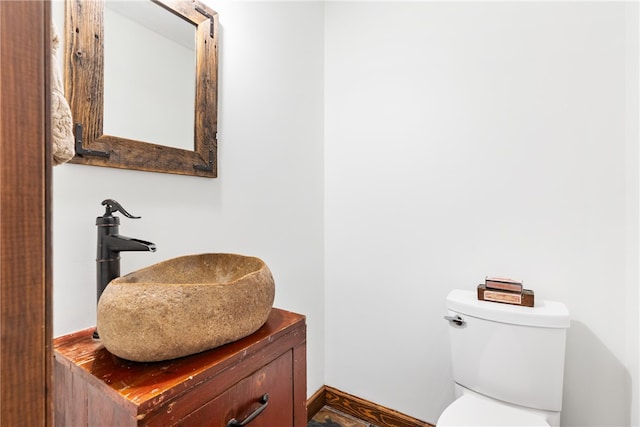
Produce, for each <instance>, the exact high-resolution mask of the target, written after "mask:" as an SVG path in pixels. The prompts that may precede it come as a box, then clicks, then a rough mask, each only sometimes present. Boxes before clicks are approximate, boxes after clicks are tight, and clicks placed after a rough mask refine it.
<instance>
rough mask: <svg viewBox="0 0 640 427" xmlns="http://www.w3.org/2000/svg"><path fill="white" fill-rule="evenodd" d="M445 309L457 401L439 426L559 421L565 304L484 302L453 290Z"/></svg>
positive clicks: (551, 423)
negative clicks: (446, 311)
mask: <svg viewBox="0 0 640 427" xmlns="http://www.w3.org/2000/svg"><path fill="white" fill-rule="evenodd" d="M447 309H448V316H446V318H447V320H449V324H450V327H449V332H450V337H451V355H452V368H453V380H454V382H455V384H454V387H455V396H456V400H455V401H454V402H453V403H451V404H450V405H449V406H448V407H447V408H446V409H445V410H444V412H442V414H441V415H440V418H439V419H438V422H437V423H436V425H437V426H438V427H445V426H554V427H557V426H559V425H560V411H561V410H562V382H563V374H564V352H565V337H566V330H567V328H568V327H569V311H568V310H567V307H566V306H565V305H564V304H562V303H560V302H554V301H536V304H535V307H521V306H515V305H509V304H500V303H495V302H487V301H479V300H478V299H477V297H476V293H475V292H471V291H463V290H454V291H452V292H451V293H449V295H448V296H447Z"/></svg>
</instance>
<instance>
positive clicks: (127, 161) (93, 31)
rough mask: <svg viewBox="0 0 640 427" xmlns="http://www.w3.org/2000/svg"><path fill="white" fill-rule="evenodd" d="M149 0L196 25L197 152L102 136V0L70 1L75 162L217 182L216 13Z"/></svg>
mask: <svg viewBox="0 0 640 427" xmlns="http://www.w3.org/2000/svg"><path fill="white" fill-rule="evenodd" d="M151 1H153V2H154V3H156V4H158V5H159V6H161V7H163V8H165V9H167V10H168V11H170V12H172V13H173V14H174V15H176V16H177V17H178V18H177V19H184V20H186V21H188V22H190V23H192V24H193V25H194V26H195V27H196V76H195V78H196V94H195V105H194V108H195V123H194V150H193V151H191V150H184V149H180V148H175V147H168V146H163V145H158V144H153V143H150V142H144V141H137V140H133V139H127V138H122V137H118V136H114V135H105V134H104V133H103V123H104V120H103V113H104V0H90V1H87V0H66V13H65V31H66V37H65V40H66V41H65V45H66V48H65V64H66V66H65V69H66V70H65V71H66V72H65V96H66V98H67V100H68V101H69V105H70V107H71V113H72V115H73V121H74V123H75V129H74V132H75V136H76V155H75V157H74V158H73V159H72V160H71V162H72V163H81V164H85V165H94V166H107V167H114V168H123V169H136V170H143V171H152V172H164V173H175V174H180V175H194V176H202V177H209V178H215V177H217V175H218V167H217V146H218V142H217V127H218V119H217V110H218V14H217V13H216V12H215V11H213V10H211V9H209V8H208V7H206V6H204V5H203V4H201V3H200V2H198V1H197V0H190V1H185V0H151ZM167 83H168V84H170V82H167Z"/></svg>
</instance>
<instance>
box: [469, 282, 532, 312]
mask: <svg viewBox="0 0 640 427" xmlns="http://www.w3.org/2000/svg"><path fill="white" fill-rule="evenodd" d="M478 299H479V300H482V301H493V302H501V303H504V304H513V305H522V306H525V307H533V302H534V295H533V291H532V290H530V289H524V288H523V287H522V281H520V280H514V279H505V278H501V277H486V278H485V281H484V283H481V284H479V285H478Z"/></svg>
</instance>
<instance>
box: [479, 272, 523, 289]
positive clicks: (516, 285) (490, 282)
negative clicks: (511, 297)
mask: <svg viewBox="0 0 640 427" xmlns="http://www.w3.org/2000/svg"><path fill="white" fill-rule="evenodd" d="M484 285H485V286H486V287H487V289H499V290H503V291H511V292H522V289H523V287H522V281H520V280H513V279H505V278H502V277H489V276H487V277H486V278H485V280H484Z"/></svg>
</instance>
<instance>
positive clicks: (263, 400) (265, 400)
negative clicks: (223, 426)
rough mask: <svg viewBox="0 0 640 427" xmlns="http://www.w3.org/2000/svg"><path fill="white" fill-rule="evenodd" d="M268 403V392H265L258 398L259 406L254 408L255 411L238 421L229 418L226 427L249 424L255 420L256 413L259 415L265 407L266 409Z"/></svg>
mask: <svg viewBox="0 0 640 427" xmlns="http://www.w3.org/2000/svg"><path fill="white" fill-rule="evenodd" d="M268 404H269V394H268V393H265V394H263V395H262V397H261V398H260V406H259V407H258V409H256V410H255V411H253V412H252V413H251V414H250V415H249V416H248V417H247V418H245V419H244V421H242V422H240V421H236V419H235V418H231V419H230V420H229V422H228V423H227V427H242V426H246V425H247V424H249V423H250V422H251V421H253V420H255V419H256V418H257V417H258V415H260V414H261V413H262V411H264V410H265V409H267V405H268Z"/></svg>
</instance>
